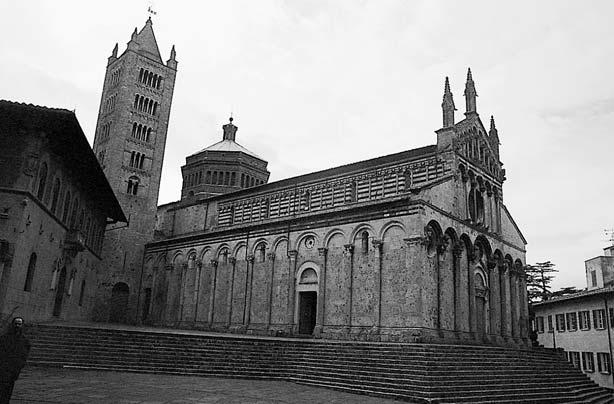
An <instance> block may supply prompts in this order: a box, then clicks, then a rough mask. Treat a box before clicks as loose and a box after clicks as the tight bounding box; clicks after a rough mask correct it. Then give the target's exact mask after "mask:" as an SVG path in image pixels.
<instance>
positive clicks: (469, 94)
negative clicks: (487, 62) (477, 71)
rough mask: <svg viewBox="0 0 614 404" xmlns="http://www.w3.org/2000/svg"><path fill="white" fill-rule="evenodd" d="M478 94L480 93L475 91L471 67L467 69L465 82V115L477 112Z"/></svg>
mask: <svg viewBox="0 0 614 404" xmlns="http://www.w3.org/2000/svg"><path fill="white" fill-rule="evenodd" d="M477 96H478V94H477V93H476V91H475V83H474V82H473V77H472V76H471V68H469V69H468V70H467V82H466V83H465V105H466V112H465V115H469V114H476V113H477V109H476V100H475V99H476V97H477Z"/></svg>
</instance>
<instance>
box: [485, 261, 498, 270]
mask: <svg viewBox="0 0 614 404" xmlns="http://www.w3.org/2000/svg"><path fill="white" fill-rule="evenodd" d="M486 267H487V268H488V269H489V270H492V269H495V268H496V267H497V261H495V260H493V259H489V260H488V261H487V262H486Z"/></svg>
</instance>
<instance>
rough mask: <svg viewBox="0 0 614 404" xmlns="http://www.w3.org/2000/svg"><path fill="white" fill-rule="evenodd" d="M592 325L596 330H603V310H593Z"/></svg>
mask: <svg viewBox="0 0 614 404" xmlns="http://www.w3.org/2000/svg"><path fill="white" fill-rule="evenodd" d="M593 325H594V326H595V329H596V330H603V329H604V328H605V310H604V309H598V310H593Z"/></svg>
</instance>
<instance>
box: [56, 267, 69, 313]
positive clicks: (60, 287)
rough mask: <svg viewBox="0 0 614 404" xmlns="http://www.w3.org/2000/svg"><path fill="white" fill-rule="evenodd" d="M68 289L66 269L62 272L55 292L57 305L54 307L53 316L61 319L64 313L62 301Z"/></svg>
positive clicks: (63, 268)
mask: <svg viewBox="0 0 614 404" xmlns="http://www.w3.org/2000/svg"><path fill="white" fill-rule="evenodd" d="M65 288H66V267H62V269H61V270H60V279H59V280H58V287H57V289H56V292H55V303H54V305H53V315H54V316H55V317H59V316H60V313H61V312H62V300H64V290H65Z"/></svg>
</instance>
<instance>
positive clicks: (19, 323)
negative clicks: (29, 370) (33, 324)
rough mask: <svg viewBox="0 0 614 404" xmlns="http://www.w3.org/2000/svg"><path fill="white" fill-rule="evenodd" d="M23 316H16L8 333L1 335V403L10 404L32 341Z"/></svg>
mask: <svg viewBox="0 0 614 404" xmlns="http://www.w3.org/2000/svg"><path fill="white" fill-rule="evenodd" d="M23 323H24V321H23V318H21V317H15V318H14V319H13V321H12V322H11V326H10V327H9V330H8V332H7V333H6V334H4V335H2V336H0V404H8V403H9V401H10V400H11V395H12V394H13V387H14V386H15V380H17V378H18V377H19V373H20V372H21V369H22V368H23V367H24V365H25V364H26V359H27V358H28V354H29V353H30V341H28V339H27V338H26V337H25V336H24V334H23Z"/></svg>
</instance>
